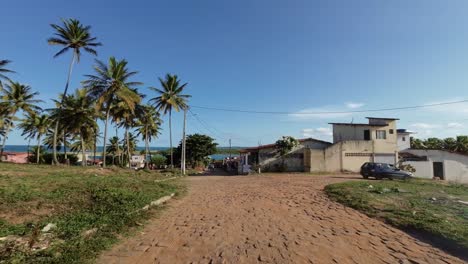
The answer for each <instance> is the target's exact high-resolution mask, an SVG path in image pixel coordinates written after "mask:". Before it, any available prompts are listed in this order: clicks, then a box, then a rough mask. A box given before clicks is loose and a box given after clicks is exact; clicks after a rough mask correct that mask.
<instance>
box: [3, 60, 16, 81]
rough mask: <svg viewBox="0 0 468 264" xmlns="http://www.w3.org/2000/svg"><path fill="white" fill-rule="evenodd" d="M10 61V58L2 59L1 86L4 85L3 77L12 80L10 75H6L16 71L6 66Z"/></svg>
mask: <svg viewBox="0 0 468 264" xmlns="http://www.w3.org/2000/svg"><path fill="white" fill-rule="evenodd" d="M10 63H11V61H10V60H0V87H2V79H3V80H6V81H9V80H10V79H9V78H8V76H6V74H7V73H14V71H12V70H9V69H7V68H5V66H7V65H8V64H10Z"/></svg>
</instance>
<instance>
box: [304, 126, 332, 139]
mask: <svg viewBox="0 0 468 264" xmlns="http://www.w3.org/2000/svg"><path fill="white" fill-rule="evenodd" d="M301 132H302V136H304V137H313V138H318V139H324V140H330V139H331V136H332V135H333V133H332V130H331V129H330V128H328V127H318V128H304V129H302V131H301Z"/></svg>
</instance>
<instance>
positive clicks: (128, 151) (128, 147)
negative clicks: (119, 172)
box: [125, 127, 132, 168]
mask: <svg viewBox="0 0 468 264" xmlns="http://www.w3.org/2000/svg"><path fill="white" fill-rule="evenodd" d="M125 137H126V138H127V139H126V140H127V156H128V167H129V168H131V165H132V164H131V161H132V156H131V155H130V138H129V137H128V127H125Z"/></svg>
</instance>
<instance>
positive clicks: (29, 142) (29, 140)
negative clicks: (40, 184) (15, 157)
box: [28, 138, 31, 163]
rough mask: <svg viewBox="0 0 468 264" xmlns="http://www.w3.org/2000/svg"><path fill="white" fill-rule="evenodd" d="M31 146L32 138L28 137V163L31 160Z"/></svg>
mask: <svg viewBox="0 0 468 264" xmlns="http://www.w3.org/2000/svg"><path fill="white" fill-rule="evenodd" d="M30 146H31V138H29V139H28V163H29V162H30V161H29V147H30Z"/></svg>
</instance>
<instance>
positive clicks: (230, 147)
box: [229, 139, 232, 159]
mask: <svg viewBox="0 0 468 264" xmlns="http://www.w3.org/2000/svg"><path fill="white" fill-rule="evenodd" d="M231 149H232V146H231V139H229V159H231V156H232V151H231Z"/></svg>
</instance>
